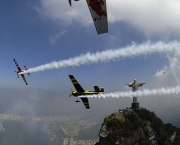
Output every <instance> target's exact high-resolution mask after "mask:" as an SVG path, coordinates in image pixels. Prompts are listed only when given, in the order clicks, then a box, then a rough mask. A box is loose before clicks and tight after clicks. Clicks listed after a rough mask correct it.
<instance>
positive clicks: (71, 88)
mask: <svg viewBox="0 0 180 145" xmlns="http://www.w3.org/2000/svg"><path fill="white" fill-rule="evenodd" d="M71 92H72V88H71ZM71 96H72V94H70V95H69V97H71Z"/></svg>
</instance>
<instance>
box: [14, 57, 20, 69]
mask: <svg viewBox="0 0 180 145" xmlns="http://www.w3.org/2000/svg"><path fill="white" fill-rule="evenodd" d="M13 60H14V63H15V65H16V67H17V69H18V70H19V71H20V70H21V68H20V67H19V65H18V63H17V62H16V60H15V59H13Z"/></svg>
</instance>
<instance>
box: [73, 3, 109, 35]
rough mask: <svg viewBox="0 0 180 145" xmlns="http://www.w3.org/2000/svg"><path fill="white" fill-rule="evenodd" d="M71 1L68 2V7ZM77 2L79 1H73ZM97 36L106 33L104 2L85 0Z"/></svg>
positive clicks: (106, 23)
mask: <svg viewBox="0 0 180 145" xmlns="http://www.w3.org/2000/svg"><path fill="white" fill-rule="evenodd" d="M71 1H72V0H69V4H70V6H72V4H71ZM74 1H79V0H74ZM86 2H87V5H88V7H89V11H90V13H91V16H92V19H93V21H94V25H95V27H96V31H97V33H98V34H103V33H107V32H108V22H107V8H106V0H86Z"/></svg>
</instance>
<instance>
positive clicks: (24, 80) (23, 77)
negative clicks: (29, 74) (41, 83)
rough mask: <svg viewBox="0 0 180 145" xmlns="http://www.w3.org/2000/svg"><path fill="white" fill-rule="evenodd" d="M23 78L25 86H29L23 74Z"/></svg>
mask: <svg viewBox="0 0 180 145" xmlns="http://www.w3.org/2000/svg"><path fill="white" fill-rule="evenodd" d="M21 77H22V79H23V80H24V82H25V84H26V85H28V83H27V81H26V78H25V76H24V75H23V74H21Z"/></svg>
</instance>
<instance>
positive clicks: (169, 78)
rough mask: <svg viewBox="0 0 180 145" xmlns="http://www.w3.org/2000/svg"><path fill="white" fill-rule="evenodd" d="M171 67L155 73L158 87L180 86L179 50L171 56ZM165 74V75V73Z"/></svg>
mask: <svg viewBox="0 0 180 145" xmlns="http://www.w3.org/2000/svg"><path fill="white" fill-rule="evenodd" d="M168 60H169V65H167V66H164V68H163V69H161V70H158V71H157V72H156V73H155V75H154V76H155V79H156V83H157V84H158V86H164V85H166V86H171V85H177V84H178V85H180V79H179V74H180V50H179V49H177V50H176V52H175V53H174V56H169V57H168ZM163 72H165V74H164V73H163Z"/></svg>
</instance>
